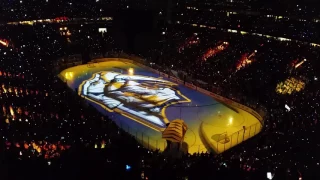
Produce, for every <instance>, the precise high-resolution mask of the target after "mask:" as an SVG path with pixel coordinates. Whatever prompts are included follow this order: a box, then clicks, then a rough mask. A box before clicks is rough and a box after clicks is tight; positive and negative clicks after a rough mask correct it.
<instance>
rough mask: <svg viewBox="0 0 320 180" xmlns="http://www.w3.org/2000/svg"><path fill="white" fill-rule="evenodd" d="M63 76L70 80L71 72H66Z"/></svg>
mask: <svg viewBox="0 0 320 180" xmlns="http://www.w3.org/2000/svg"><path fill="white" fill-rule="evenodd" d="M64 77H65V78H66V79H67V80H72V79H73V72H66V73H65V75H64Z"/></svg>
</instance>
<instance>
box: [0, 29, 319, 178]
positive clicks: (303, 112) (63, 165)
mask: <svg viewBox="0 0 320 180" xmlns="http://www.w3.org/2000/svg"><path fill="white" fill-rule="evenodd" d="M82 28H83V29H87V31H84V32H82V33H78V34H76V33H75V34H74V35H73V39H72V37H70V39H69V40H70V41H68V40H67V39H66V38H65V37H62V36H60V34H59V32H58V30H57V29H58V28H56V27H54V26H49V25H47V26H42V25H38V26H32V27H25V26H21V27H7V28H5V29H3V30H2V32H3V34H7V35H8V37H10V39H11V40H12V42H14V47H13V46H9V47H1V48H0V50H1V51H0V61H1V64H0V71H1V73H0V74H1V75H0V83H1V84H0V85H1V87H0V103H1V104H0V107H2V111H0V114H1V115H0V116H1V119H0V131H1V137H0V138H2V141H1V142H2V144H1V148H2V149H1V152H0V153H1V155H2V156H1V158H2V159H1V161H2V163H1V172H3V173H1V179H20V178H32V179H57V178H60V179H61V178H63V179H66V178H69V179H77V178H82V179H84V178H90V179H107V178H109V179H214V178H216V179H235V178H236V179H266V177H267V176H266V174H267V172H271V173H272V174H274V179H299V178H302V179H317V178H319V172H317V169H319V167H320V164H319V163H320V157H319V153H318V152H319V150H320V143H319V139H318V138H317V136H318V135H319V131H317V129H319V123H318V118H319V115H318V112H320V110H319V98H320V97H319V96H320V95H319V83H318V81H317V78H318V77H319V71H317V69H318V68H317V67H319V66H318V65H319V63H318V62H317V60H318V59H319V55H320V54H319V49H318V48H317V47H311V46H309V45H303V44H296V43H293V42H279V41H274V40H269V39H263V38H256V37H252V36H242V35H236V34H229V33H226V32H219V31H211V30H208V29H200V28H189V27H185V26H175V25H173V26H169V27H167V29H166V31H165V33H161V34H159V35H158V37H157V39H158V43H155V44H154V46H152V47H150V50H149V51H145V52H139V54H140V56H141V57H143V58H145V59H146V61H147V63H149V64H150V63H151V65H152V66H154V68H157V69H159V70H162V71H165V72H169V71H171V70H174V71H177V72H179V74H180V75H181V78H182V79H185V80H186V81H188V82H191V83H194V84H196V85H198V86H203V87H204V88H206V89H208V90H210V91H213V92H215V93H218V94H221V95H223V96H225V97H229V98H231V99H234V100H236V101H239V102H241V103H243V104H246V105H248V106H250V107H253V108H254V109H260V108H261V107H263V110H264V111H265V112H266V113H265V116H264V121H263V122H262V123H263V124H264V129H263V131H262V132H261V133H260V134H258V135H257V136H255V137H253V138H252V139H250V140H248V141H246V142H244V143H242V144H240V145H238V146H236V147H234V148H232V149H231V150H229V151H227V152H225V153H222V154H219V155H216V154H213V153H207V152H199V153H197V154H192V155H191V154H187V155H185V156H184V157H182V158H179V159H173V158H170V157H167V156H165V155H164V154H162V153H161V152H158V151H151V150H148V149H146V148H144V147H142V146H141V145H140V144H139V143H138V142H137V141H136V140H135V138H134V137H132V136H130V135H129V134H127V133H125V132H124V131H123V130H122V129H121V128H119V127H117V126H116V125H115V123H114V122H113V121H112V120H111V118H109V117H107V116H105V115H103V114H100V113H99V112H98V111H97V110H96V109H95V108H93V107H92V106H90V105H89V104H88V103H87V102H86V101H85V100H84V99H82V98H81V97H79V96H77V94H76V93H75V92H74V91H73V90H72V89H69V88H68V87H67V85H66V84H65V82H63V81H61V80H60V79H59V78H58V77H57V76H56V72H55V71H54V70H53V69H54V67H53V65H54V64H56V60H57V59H58V58H59V57H61V56H64V55H70V54H73V53H79V49H83V50H84V51H85V52H87V53H98V54H99V53H101V54H102V56H111V55H112V54H117V53H119V52H120V51H121V50H120V48H119V47H116V45H115V43H114V40H113V39H112V35H109V34H105V35H104V36H103V37H102V36H101V34H97V32H93V31H90V26H87V27H82ZM192 37H195V39H197V42H194V43H190V44H189V45H187V46H186V44H188V43H189V42H188V41H190V39H192ZM77 41H78V42H77ZM225 42H227V43H228V46H226V47H225V48H224V49H221V50H220V51H217V52H216V53H212V55H211V56H208V58H206V60H204V59H203V58H202V57H203V55H204V54H205V53H208V51H209V50H210V49H215V48H219V47H218V46H220V45H221V43H222V44H223V43H225ZM84 46H85V47H84ZM182 46H183V48H181V47H182ZM253 53H254V55H253V56H252V57H251V58H252V62H251V63H250V64H246V65H243V67H242V68H241V69H237V67H238V65H239V61H241V59H242V57H243V56H244V55H245V54H247V55H245V57H248V56H249V55H251V54H253ZM304 59H306V62H305V63H304V64H302V65H301V66H300V67H297V68H295V67H294V66H292V62H293V61H295V60H298V61H302V60H304ZM153 63H155V64H153ZM289 77H295V78H297V79H300V80H303V81H304V82H305V83H306V86H305V88H304V89H303V90H302V91H300V92H294V93H292V94H279V93H277V92H276V86H277V84H278V83H279V82H282V81H285V80H286V79H287V78H289ZM197 80H201V81H202V82H204V83H202V84H199V81H197ZM285 105H287V106H289V107H290V110H288V109H286V108H285ZM129 167H131V168H129Z"/></svg>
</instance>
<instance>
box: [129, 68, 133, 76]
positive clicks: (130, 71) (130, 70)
mask: <svg viewBox="0 0 320 180" xmlns="http://www.w3.org/2000/svg"><path fill="white" fill-rule="evenodd" d="M128 74H129V75H130V76H132V75H133V74H134V69H133V68H129V69H128Z"/></svg>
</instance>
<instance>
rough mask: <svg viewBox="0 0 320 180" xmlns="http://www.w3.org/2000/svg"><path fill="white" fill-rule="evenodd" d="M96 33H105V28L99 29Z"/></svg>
mask: <svg viewBox="0 0 320 180" xmlns="http://www.w3.org/2000/svg"><path fill="white" fill-rule="evenodd" d="M98 31H99V33H106V32H107V28H99V29H98Z"/></svg>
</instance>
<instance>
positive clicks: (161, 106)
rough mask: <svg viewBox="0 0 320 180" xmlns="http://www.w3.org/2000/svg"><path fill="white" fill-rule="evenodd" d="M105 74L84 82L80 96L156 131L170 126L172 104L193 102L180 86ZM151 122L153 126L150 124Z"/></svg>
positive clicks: (112, 73) (110, 72)
mask: <svg viewBox="0 0 320 180" xmlns="http://www.w3.org/2000/svg"><path fill="white" fill-rule="evenodd" d="M128 73H129V74H122V73H121V72H113V71H103V72H98V73H95V74H93V77H92V78H91V79H89V80H86V81H83V83H82V84H81V85H80V87H79V94H80V95H83V96H85V97H86V98H88V99H90V100H92V101H95V102H97V103H100V104H102V105H103V106H105V107H106V109H107V110H108V111H110V112H113V111H116V112H118V113H121V114H123V115H125V116H127V117H129V118H131V119H135V120H137V121H138V122H140V123H143V124H144V123H146V124H148V125H152V126H153V127H155V128H156V129H162V128H165V126H166V123H168V121H167V118H166V115H165V113H164V111H165V108H166V107H168V106H169V105H171V104H176V103H183V102H190V100H189V99H188V98H186V97H185V96H183V95H182V94H181V93H180V92H179V91H178V90H177V88H178V86H177V84H175V83H173V82H170V81H167V80H164V79H161V78H155V77H147V76H140V75H133V74H132V73H133V70H132V69H129V72H128ZM150 123H151V124H150Z"/></svg>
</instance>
